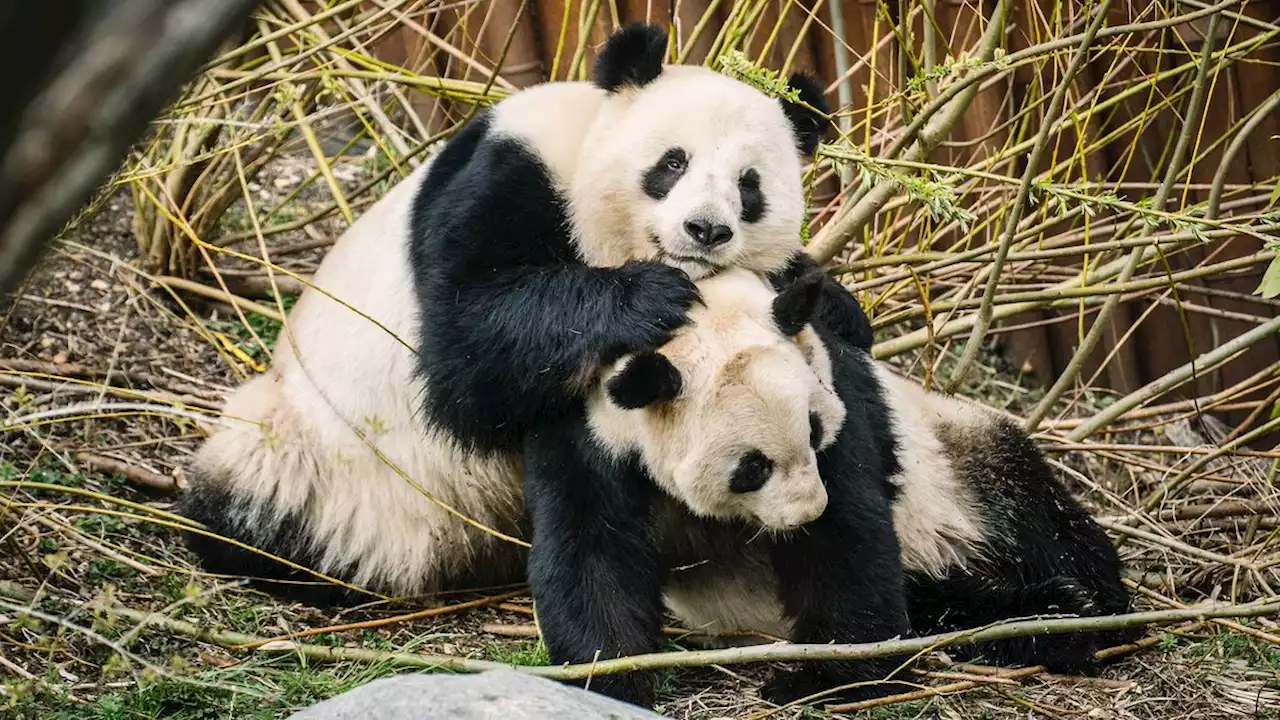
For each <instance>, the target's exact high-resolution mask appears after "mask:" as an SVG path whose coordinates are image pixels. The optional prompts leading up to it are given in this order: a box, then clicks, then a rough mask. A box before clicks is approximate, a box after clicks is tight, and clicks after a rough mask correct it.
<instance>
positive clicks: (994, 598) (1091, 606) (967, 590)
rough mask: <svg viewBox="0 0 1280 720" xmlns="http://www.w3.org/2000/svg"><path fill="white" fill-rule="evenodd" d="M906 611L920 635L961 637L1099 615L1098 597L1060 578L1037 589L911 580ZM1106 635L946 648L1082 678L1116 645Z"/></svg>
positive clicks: (983, 581) (995, 582) (983, 580)
mask: <svg viewBox="0 0 1280 720" xmlns="http://www.w3.org/2000/svg"><path fill="white" fill-rule="evenodd" d="M907 595H908V607H909V613H910V615H911V624H912V631H913V633H914V634H916V635H930V634H934V633H946V632H957V631H960V630H970V629H975V628H980V627H983V626H986V625H989V624H992V623H996V622H1000V621H1010V620H1019V619H1030V618H1033V617H1038V616H1081V617H1084V616H1091V615H1097V614H1099V608H1098V606H1097V603H1096V602H1095V598H1094V593H1093V592H1092V591H1091V590H1089V588H1087V587H1086V586H1085V585H1083V584H1082V583H1080V582H1079V581H1078V580H1076V579H1074V578H1071V577H1067V576H1063V575H1058V576H1054V577H1050V578H1048V579H1046V580H1043V581H1040V582H1036V583H1030V584H1027V583H1021V582H1013V581H1008V580H1004V579H999V578H990V577H981V576H970V575H964V574H961V573H959V572H957V573H955V574H953V575H951V576H949V577H946V578H943V579H941V580H934V579H919V578H913V579H909V580H908V593H907ZM1111 640H1112V638H1111V636H1109V635H1107V634H1103V633H1093V632H1086V633H1079V632H1077V633H1057V634H1051V635H1030V636H1024V637H1017V638H1009V639H1005V640H994V641H989V642H985V643H978V644H974V645H956V646H951V647H948V648H946V651H947V652H948V653H949V654H951V655H952V656H954V657H956V658H959V659H963V660H973V659H977V658H981V659H982V660H984V661H985V662H988V663H991V664H994V665H1000V666H1033V665H1043V666H1045V667H1046V668H1048V669H1049V670H1050V671H1052V672H1059V673H1079V672H1083V671H1085V670H1087V669H1089V668H1091V667H1093V666H1094V664H1095V662H1094V653H1096V652H1097V651H1098V650H1100V649H1102V648H1103V647H1106V646H1107V645H1110V644H1113V643H1112V642H1111Z"/></svg>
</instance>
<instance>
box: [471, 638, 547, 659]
mask: <svg viewBox="0 0 1280 720" xmlns="http://www.w3.org/2000/svg"><path fill="white" fill-rule="evenodd" d="M485 655H486V656H487V657H488V658H489V659H490V660H492V661H494V662H500V663H503V664H506V665H548V664H550V662H551V660H550V659H549V658H548V657H547V646H546V645H543V644H542V641H541V640H525V641H524V642H520V643H503V644H498V643H494V644H492V645H490V646H489V648H488V650H487V651H486V653H485Z"/></svg>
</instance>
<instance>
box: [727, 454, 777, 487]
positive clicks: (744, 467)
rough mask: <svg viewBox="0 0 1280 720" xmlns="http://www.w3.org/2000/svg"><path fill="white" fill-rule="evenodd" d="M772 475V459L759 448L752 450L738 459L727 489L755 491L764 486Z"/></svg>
mask: <svg viewBox="0 0 1280 720" xmlns="http://www.w3.org/2000/svg"><path fill="white" fill-rule="evenodd" d="M771 475H773V461H772V460H770V459H769V458H768V457H766V456H765V454H764V453H762V452H760V451H759V450H752V451H751V452H749V453H747V454H746V455H743V456H742V457H741V458H739V460H738V467H737V468H735V469H734V471H733V477H732V478H731V479H730V480H729V489H730V490H732V491H733V492H735V493H749V492H755V491H756V490H759V489H760V488H762V487H764V484H765V483H766V482H768V480H769V476H771Z"/></svg>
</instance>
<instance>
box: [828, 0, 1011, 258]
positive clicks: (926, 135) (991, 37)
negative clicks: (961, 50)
mask: <svg viewBox="0 0 1280 720" xmlns="http://www.w3.org/2000/svg"><path fill="white" fill-rule="evenodd" d="M1007 11H1008V4H1007V2H1006V0H997V1H996V5H995V7H994V8H993V9H992V10H991V18H990V19H989V20H988V21H987V28H986V30H985V31H984V32H983V34H982V38H981V40H979V42H978V49H977V56H978V58H979V59H980V60H981V61H983V62H990V61H991V59H992V58H993V57H994V56H995V52H996V49H997V48H998V47H999V46H1000V41H1001V40H1002V39H1003V38H1004V24H1005V16H1006V15H1007ZM959 82H961V81H957V83H959ZM977 95H978V84H977V83H976V82H970V83H966V84H964V85H963V89H960V90H958V91H957V92H956V93H955V94H954V98H953V99H952V100H951V101H950V102H949V103H948V104H946V105H945V106H940V107H939V109H938V111H937V112H936V113H934V114H932V115H926V114H921V115H920V116H919V117H918V118H917V120H921V119H923V118H927V121H926V122H923V124H922V127H921V129H920V133H919V138H918V139H917V140H916V141H915V143H914V144H913V145H912V146H911V149H910V150H908V151H907V152H906V155H905V156H904V157H906V158H907V159H908V160H919V159H921V158H924V157H925V156H926V155H927V154H928V152H929V150H930V149H932V148H933V147H934V146H936V145H937V144H938V143H939V142H940V141H941V140H942V138H944V137H946V136H947V135H948V134H949V133H950V132H951V129H952V128H953V127H955V125H956V123H958V122H960V118H962V117H964V113H965V111H966V110H968V109H969V105H971V104H972V103H973V99H974V98H975V97H977ZM896 192H897V187H896V186H895V185H894V184H893V183H888V182H883V181H880V182H876V183H875V184H874V185H872V186H871V187H870V188H869V189H868V190H867V191H866V192H865V194H863V195H862V196H861V198H860V199H859V200H857V201H856V202H855V203H853V205H852V207H849V208H848V210H846V211H845V212H843V213H842V214H841V215H838V216H836V217H835V218H833V219H832V220H831V221H830V222H828V223H827V224H826V225H824V226H823V228H822V230H821V231H819V233H818V234H817V235H816V236H815V237H814V238H813V242H811V243H810V244H809V246H808V247H807V248H806V249H807V251H808V252H809V254H810V255H811V256H813V258H814V259H815V260H817V261H818V262H820V263H825V262H827V261H829V260H831V259H832V258H833V257H835V256H836V254H838V253H839V252H840V251H841V250H842V249H844V246H845V244H846V243H847V242H848V241H849V238H851V237H853V234H854V233H855V232H857V231H858V230H859V229H860V228H862V227H863V226H864V225H866V224H867V223H868V222H869V221H870V220H871V218H872V217H874V216H875V214H876V213H877V212H879V210H880V208H882V207H884V204H885V203H887V202H889V199H890V198H892V197H893V196H894V194H895V193H896Z"/></svg>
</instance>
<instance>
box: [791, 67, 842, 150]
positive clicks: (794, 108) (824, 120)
mask: <svg viewBox="0 0 1280 720" xmlns="http://www.w3.org/2000/svg"><path fill="white" fill-rule="evenodd" d="M787 85H789V86H791V87H792V88H795V89H796V90H797V91H798V94H799V96H800V100H801V102H803V103H805V104H806V105H809V106H810V107H812V108H813V110H810V109H809V108H807V107H805V106H804V105H797V104H796V103H793V102H790V101H789V100H785V99H782V98H779V99H778V102H780V103H782V111H783V112H785V113H786V114H787V119H788V120H790V121H791V131H792V132H793V133H794V134H795V136H796V147H797V148H798V149H799V150H800V152H802V153H804V155H805V156H806V157H813V154H814V152H816V151H817V150H818V143H820V142H822V138H823V137H824V136H825V135H826V134H827V131H828V130H830V129H831V118H830V117H828V116H829V115H830V114H831V111H830V110H829V109H828V108H827V98H826V96H825V95H824V94H823V92H822V85H821V84H820V83H819V82H818V80H817V78H814V77H813V76H811V75H806V74H804V73H795V74H794V75H792V76H791V78H790V79H789V80H787ZM814 110H817V112H814Z"/></svg>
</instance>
